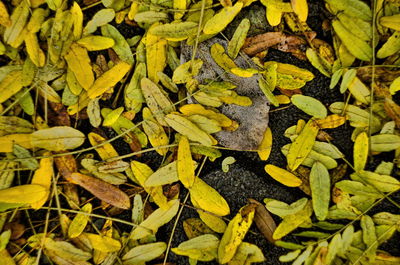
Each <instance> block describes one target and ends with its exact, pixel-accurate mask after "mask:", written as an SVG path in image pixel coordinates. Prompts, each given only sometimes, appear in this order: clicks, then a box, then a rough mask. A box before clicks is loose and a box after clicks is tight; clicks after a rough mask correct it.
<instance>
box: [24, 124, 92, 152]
mask: <svg viewBox="0 0 400 265" xmlns="http://www.w3.org/2000/svg"><path fill="white" fill-rule="evenodd" d="M31 137H32V138H31V139H32V140H31V141H32V145H33V146H35V147H40V148H44V149H46V150H49V151H62V150H67V149H74V148H77V147H79V146H80V145H81V144H83V142H84V141H85V135H84V134H83V133H81V132H80V131H78V130H76V129H74V128H72V127H68V126H56V127H52V128H48V129H42V130H39V131H36V132H34V133H32V135H31Z"/></svg>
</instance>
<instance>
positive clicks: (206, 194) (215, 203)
mask: <svg viewBox="0 0 400 265" xmlns="http://www.w3.org/2000/svg"><path fill="white" fill-rule="evenodd" d="M189 192H190V198H191V200H192V203H193V205H194V206H195V207H198V208H200V209H203V210H206V211H208V212H210V213H213V214H216V215H218V216H225V215H227V214H229V212H230V209H229V205H228V203H227V202H226V201H225V199H224V197H222V196H221V195H220V194H219V193H218V192H217V191H216V190H215V189H213V188H212V187H211V186H209V185H208V184H207V183H205V182H204V181H203V180H201V179H200V178H196V179H195V182H194V184H193V186H192V188H190V189H189Z"/></svg>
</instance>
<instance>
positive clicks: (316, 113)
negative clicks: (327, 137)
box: [292, 95, 328, 119]
mask: <svg viewBox="0 0 400 265" xmlns="http://www.w3.org/2000/svg"><path fill="white" fill-rule="evenodd" d="M292 103H293V105H295V106H296V107H297V108H299V109H300V110H302V111H304V112H305V113H307V114H308V115H311V116H313V117H315V118H318V119H324V118H326V115H327V114H328V111H327V110H326V108H325V106H324V105H323V104H322V103H321V102H320V101H319V100H317V99H315V98H313V97H309V96H303V95H294V96H292Z"/></svg>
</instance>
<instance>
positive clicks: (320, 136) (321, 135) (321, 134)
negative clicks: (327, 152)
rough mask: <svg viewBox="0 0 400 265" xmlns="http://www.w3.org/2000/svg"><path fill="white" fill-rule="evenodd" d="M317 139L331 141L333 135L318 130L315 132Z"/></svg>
mask: <svg viewBox="0 0 400 265" xmlns="http://www.w3.org/2000/svg"><path fill="white" fill-rule="evenodd" d="M317 140H318V141H322V142H327V141H328V140H329V141H332V140H333V137H332V136H330V135H329V133H327V132H325V131H322V130H320V131H319V132H318V134H317Z"/></svg>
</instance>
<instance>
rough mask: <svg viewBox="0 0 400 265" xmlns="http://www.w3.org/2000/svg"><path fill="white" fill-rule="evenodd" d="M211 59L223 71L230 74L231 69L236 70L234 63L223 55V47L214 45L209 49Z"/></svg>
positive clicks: (217, 44) (226, 55)
mask: <svg viewBox="0 0 400 265" xmlns="http://www.w3.org/2000/svg"><path fill="white" fill-rule="evenodd" d="M210 53H211V57H212V58H213V59H214V61H215V62H216V63H217V64H218V65H219V66H220V67H221V68H222V69H224V70H225V71H227V72H231V69H232V68H233V69H236V68H237V66H236V64H235V62H234V61H233V60H232V59H231V58H230V57H229V56H228V54H226V53H225V49H224V47H223V46H222V45H221V44H219V43H214V44H213V45H212V46H211V49H210Z"/></svg>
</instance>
